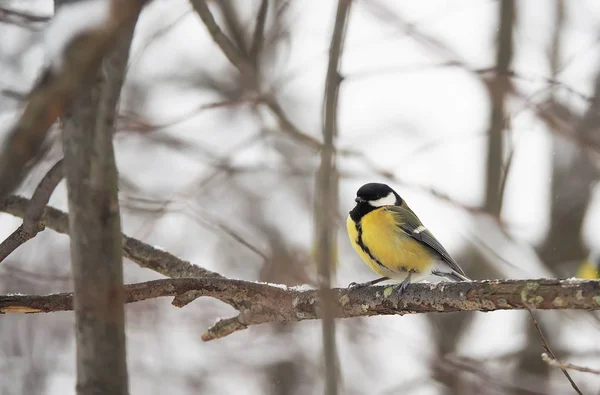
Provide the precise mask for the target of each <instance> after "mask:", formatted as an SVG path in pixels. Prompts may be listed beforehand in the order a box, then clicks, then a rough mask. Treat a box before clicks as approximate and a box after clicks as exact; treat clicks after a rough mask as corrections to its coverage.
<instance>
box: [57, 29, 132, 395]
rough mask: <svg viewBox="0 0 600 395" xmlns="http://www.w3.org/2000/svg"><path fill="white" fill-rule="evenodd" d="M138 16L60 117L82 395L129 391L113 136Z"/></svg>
mask: <svg viewBox="0 0 600 395" xmlns="http://www.w3.org/2000/svg"><path fill="white" fill-rule="evenodd" d="M135 20H137V18H135ZM135 20H134V21H133V23H131V24H130V25H127V26H124V27H123V28H122V29H120V32H119V33H120V34H119V35H118V39H117V41H116V45H115V47H114V49H113V50H112V52H111V53H109V54H108V55H107V56H106V58H105V59H104V60H103V61H102V67H101V70H100V72H99V74H98V76H97V81H96V83H95V84H94V85H93V86H92V88H91V89H89V90H87V91H86V92H84V93H83V94H82V95H81V96H79V97H78V98H77V99H76V100H75V101H74V102H73V103H72V105H71V107H70V108H69V110H68V111H67V112H66V115H65V117H64V120H63V121H64V128H63V150H64V174H65V177H66V180H67V190H68V201H69V212H70V215H69V234H70V236H71V268H72V273H73V280H74V310H75V338H76V344H77V387H76V388H77V393H78V394H79V395H95V394H115V395H126V394H128V393H129V386H128V375H127V363H126V346H125V308H124V301H125V294H124V290H123V263H122V245H121V242H122V237H121V223H120V215H119V198H118V190H117V183H118V176H117V167H116V163H115V157H114V149H113V142H112V140H113V134H114V126H115V125H114V124H115V114H116V108H117V105H118V101H119V96H120V92H121V87H122V85H123V80H124V76H125V68H126V65H127V60H128V55H129V48H130V45H131V40H132V37H133V30H134V26H135Z"/></svg>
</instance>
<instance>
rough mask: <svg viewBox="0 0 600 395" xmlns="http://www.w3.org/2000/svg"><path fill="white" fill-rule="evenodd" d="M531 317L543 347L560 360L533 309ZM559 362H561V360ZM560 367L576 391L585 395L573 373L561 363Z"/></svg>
mask: <svg viewBox="0 0 600 395" xmlns="http://www.w3.org/2000/svg"><path fill="white" fill-rule="evenodd" d="M529 317H531V321H532V322H533V326H534V327H535V330H536V331H537V333H538V335H539V337H540V341H541V342H542V347H543V348H544V350H546V353H547V354H548V355H550V357H551V358H552V359H553V360H554V361H557V362H558V360H557V359H556V356H555V355H554V353H553V352H552V349H551V348H550V345H549V344H548V341H547V340H546V336H544V332H542V328H541V327H540V324H538V322H537V320H536V319H535V315H533V312H532V311H531V310H529ZM542 359H543V358H542ZM559 364H560V362H559ZM559 367H560V370H562V372H563V374H564V375H565V377H566V378H567V380H569V383H571V387H573V389H574V390H575V392H577V393H578V394H579V395H583V393H582V392H581V390H580V389H579V387H577V384H575V382H574V381H573V379H572V378H571V375H570V374H569V372H567V370H566V369H565V368H564V367H562V366H561V365H559Z"/></svg>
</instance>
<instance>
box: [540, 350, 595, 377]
mask: <svg viewBox="0 0 600 395" xmlns="http://www.w3.org/2000/svg"><path fill="white" fill-rule="evenodd" d="M542 361H544V362H546V363H547V364H548V365H550V366H556V367H558V368H561V369H562V370H565V369H570V370H576V371H578V372H583V373H592V374H597V375H600V369H592V368H588V367H586V366H579V365H573V364H572V363H563V362H560V361H559V360H557V359H555V358H552V357H551V356H550V355H548V354H547V353H542Z"/></svg>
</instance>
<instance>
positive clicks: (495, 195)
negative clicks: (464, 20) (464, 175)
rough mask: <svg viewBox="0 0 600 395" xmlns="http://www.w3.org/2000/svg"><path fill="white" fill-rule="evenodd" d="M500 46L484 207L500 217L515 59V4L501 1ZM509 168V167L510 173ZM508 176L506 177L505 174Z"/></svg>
mask: <svg viewBox="0 0 600 395" xmlns="http://www.w3.org/2000/svg"><path fill="white" fill-rule="evenodd" d="M498 11H499V23H498V25H499V28H498V44H497V49H496V70H495V71H496V74H495V75H494V77H493V79H492V80H490V81H489V83H488V84H487V87H488V90H489V94H490V100H491V106H492V111H491V118H490V129H489V138H488V160H487V181H486V191H485V208H486V210H487V211H488V212H490V213H492V214H494V215H499V214H500V211H501V209H502V198H503V196H502V195H503V193H504V191H503V190H501V189H500V188H501V184H502V162H503V159H504V158H503V153H504V131H505V129H506V114H505V105H506V103H505V101H506V97H507V95H508V93H509V92H510V90H511V83H510V80H509V77H508V74H507V72H508V70H509V67H510V63H511V61H512V57H513V29H514V25H515V12H516V10H515V1H514V0H501V1H500V2H499V10H498ZM508 170H509V167H508V166H507V167H506V172H508ZM505 176H507V175H505Z"/></svg>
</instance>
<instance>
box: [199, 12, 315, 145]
mask: <svg viewBox="0 0 600 395" xmlns="http://www.w3.org/2000/svg"><path fill="white" fill-rule="evenodd" d="M190 1H191V3H192V6H193V7H194V10H196V12H197V13H198V15H199V16H200V19H202V22H203V23H204V25H205V26H206V29H207V30H208V32H209V33H210V35H211V37H212V39H213V41H214V42H215V43H216V44H217V45H218V46H219V48H220V49H221V51H222V52H223V54H224V55H225V57H226V58H227V59H228V60H229V62H230V63H231V64H232V65H233V66H234V67H235V68H236V69H237V70H238V71H239V72H240V75H241V76H242V78H243V79H244V83H245V84H247V85H248V87H250V88H252V89H254V90H256V91H257V93H258V95H259V96H260V97H261V98H262V99H263V100H262V102H263V103H264V104H266V105H267V107H268V108H269V109H270V110H271V112H272V113H273V115H275V117H276V118H277V120H278V122H279V125H280V127H281V129H282V131H283V132H285V133H287V134H288V135H289V136H291V137H293V138H294V139H295V140H297V141H299V142H301V143H303V144H306V145H307V146H309V147H311V148H312V149H315V150H318V149H320V148H321V143H320V142H319V141H318V140H317V139H315V138H314V137H312V136H309V135H307V134H305V133H303V132H302V131H301V130H300V129H298V127H296V126H295V125H294V123H293V122H292V121H290V119H289V118H288V116H287V115H286V114H285V112H284V110H283V108H282V107H281V105H280V104H279V102H278V101H277V99H276V98H275V96H274V95H273V94H266V93H264V92H260V87H259V86H258V76H257V73H256V69H255V68H254V67H253V66H252V64H251V63H250V61H249V60H248V59H247V58H246V57H245V56H244V54H243V53H241V52H240V51H239V50H238V49H237V48H236V47H235V45H234V44H233V43H232V42H231V40H229V38H228V37H227V36H226V35H225V34H224V33H223V32H222V31H221V28H220V27H219V25H217V22H216V21H215V18H214V16H213V15H212V13H211V12H210V9H209V8H208V4H206V1H205V0H190Z"/></svg>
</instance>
